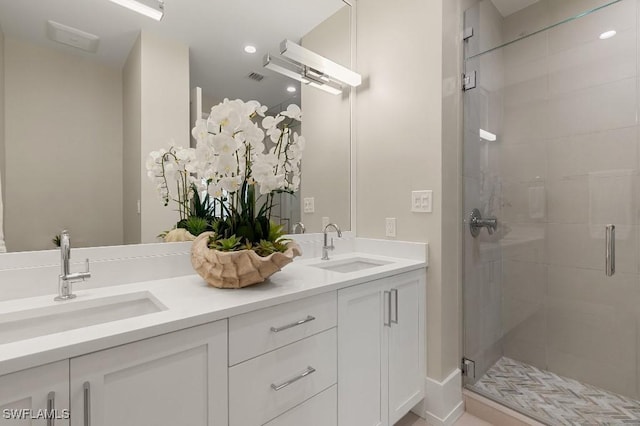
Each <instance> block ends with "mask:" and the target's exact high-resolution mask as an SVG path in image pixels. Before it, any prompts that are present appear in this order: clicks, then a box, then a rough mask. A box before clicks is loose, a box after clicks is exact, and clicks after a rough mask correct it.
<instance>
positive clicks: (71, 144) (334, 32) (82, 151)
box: [0, 0, 353, 252]
mask: <svg viewBox="0 0 640 426" xmlns="http://www.w3.org/2000/svg"><path fill="white" fill-rule="evenodd" d="M164 9H165V15H164V17H163V19H162V20H161V21H160V22H157V21H155V20H152V19H150V18H148V17H145V16H142V15H139V14H137V13H135V12H132V11H131V10H129V9H126V8H124V7H122V6H119V5H117V4H115V3H113V2H111V1H109V0H47V1H42V0H20V1H4V2H0V178H1V181H2V187H1V189H2V201H3V203H2V204H3V211H4V215H0V219H2V221H3V223H2V228H3V229H4V237H5V243H6V248H7V251H9V252H14V251H31V250H44V249H53V248H55V244H54V242H53V241H52V240H53V239H54V237H55V236H56V235H57V234H58V233H59V232H60V231H61V230H62V229H65V228H66V229H69V230H70V232H71V235H72V238H73V246H74V247H91V246H106V245H119V244H127V243H148V242H157V240H156V238H155V236H156V235H157V234H159V233H160V232H162V231H163V230H168V229H170V228H171V227H172V226H173V225H175V222H176V220H174V219H175V218H174V216H175V217H176V218H177V213H175V212H172V211H171V207H163V206H162V202H161V200H160V198H159V197H157V196H156V195H155V194H154V189H153V184H152V183H151V182H150V181H148V180H147V179H146V177H145V174H146V171H145V170H141V169H143V168H144V166H143V164H144V157H145V156H146V155H147V154H148V152H149V151H150V150H151V149H148V146H146V145H144V144H143V145H142V146H140V145H136V146H133V145H131V143H130V140H131V138H132V137H134V138H135V137H138V138H139V137H142V138H147V140H151V141H152V144H153V145H154V146H153V147H154V148H155V147H161V146H164V147H168V146H170V145H171V143H172V139H179V140H178V142H177V143H179V144H182V145H184V143H185V141H186V144H188V143H189V140H190V130H191V127H192V126H193V120H194V114H198V112H197V109H196V108H194V107H193V105H191V106H190V105H189V104H190V103H191V104H193V102H194V96H195V93H196V91H195V90H194V89H195V88H197V87H199V88H201V93H202V96H201V97H200V98H199V99H200V101H199V102H200V104H201V108H202V111H203V112H205V113H206V112H207V111H208V110H209V109H210V108H211V106H213V105H215V104H216V103H218V102H220V101H221V100H223V99H224V98H229V99H237V98H239V99H243V100H251V99H254V100H257V101H258V102H260V103H261V104H263V105H266V106H267V107H268V108H269V109H270V111H272V112H278V111H280V110H281V109H286V107H287V106H288V105H289V104H291V103H295V104H298V105H300V106H301V107H302V111H303V122H302V129H301V132H302V134H303V135H304V136H305V138H306V140H307V144H306V150H305V153H304V156H303V163H302V184H301V190H300V191H299V192H298V193H297V194H295V195H294V196H288V198H286V199H282V200H281V202H280V204H279V209H280V210H279V212H278V214H277V216H278V220H280V221H281V223H282V224H283V225H284V226H285V228H286V229H289V230H291V229H292V226H293V224H294V223H296V222H298V221H302V222H303V223H304V224H305V226H306V229H307V232H320V231H321V228H322V224H323V222H326V221H328V220H329V221H331V222H336V223H338V224H339V225H340V226H341V227H342V229H343V230H349V229H351V226H352V224H351V200H350V193H351V191H350V188H351V185H350V177H351V170H350V165H351V159H350V152H351V148H350V146H351V145H350V144H351V99H350V96H351V94H350V92H351V90H349V89H348V88H346V89H345V90H344V91H343V93H342V94H341V95H332V94H329V93H326V92H323V91H320V90H318V89H316V88H313V87H309V86H306V85H302V87H301V85H300V83H299V82H297V81H295V80H293V79H290V78H287V77H285V76H282V75H280V74H278V73H275V72H273V71H272V70H269V69H266V68H264V67H263V57H264V55H265V54H266V53H276V54H277V53H279V46H280V42H281V41H283V40H284V39H289V40H293V41H295V42H297V43H300V44H301V45H303V46H305V47H307V48H308V49H310V50H313V51H314V52H316V53H319V54H321V55H323V56H325V57H327V58H329V59H331V60H332V61H334V62H337V63H339V64H342V65H344V66H346V67H348V68H352V64H351V61H352V46H351V42H352V32H351V31H352V29H351V22H352V19H353V16H352V14H353V10H352V8H351V6H350V5H349V4H348V3H346V2H345V1H343V0H275V1H270V2H254V1H250V0H236V1H233V2H222V1H220V0H209V1H203V0H165V5H164ZM48 21H53V22H55V23H58V24H62V25H63V26H66V27H70V28H73V29H76V30H79V31H81V32H84V33H86V37H85V36H82V37H79V38H78V39H74V37H75V36H68V35H65V34H64V33H59V35H61V36H62V37H59V40H58V41H56V40H53V39H52V35H53V34H54V33H55V32H56V31H55V28H54V29H51V28H49V24H48ZM91 36H95V37H96V38H97V43H96V44H95V46H94V43H91V42H89V41H88V40H90V39H91ZM53 38H55V37H53ZM61 41H62V42H61ZM65 43H70V44H79V45H82V47H84V48H87V49H88V50H90V51H86V50H83V49H81V48H78V47H73V46H70V45H69V44H65ZM141 44H142V48H141ZM249 45H250V46H254V47H255V49H256V52H255V53H248V52H246V51H245V47H246V46H249ZM136 49H138V56H136V57H135V58H134V57H133V53H132V52H134V51H136ZM172 52H173V53H172ZM175 52H184V54H180V53H179V54H175ZM171 55H174V56H173V57H172V56H171ZM149 58H163V60H164V61H165V62H153V60H155V59H153V60H151V59H149ZM182 65H184V66H182ZM132 75H133V76H134V77H135V78H133V79H132ZM156 77H159V78H158V79H157V81H156ZM183 77H184V80H185V82H186V83H185V84H184V85H178V86H176V87H177V89H176V87H168V85H167V84H164V83H162V81H163V80H162V78H164V81H165V82H170V83H172V82H174V81H176V80H179V79H181V78H183ZM136 79H137V80H136ZM133 91H135V93H136V96H131V93H132V92H133ZM149 92H153V93H154V96H156V99H162V101H163V102H165V103H164V104H162V105H160V104H158V103H156V102H149V100H147V103H148V104H150V106H149V108H147V107H145V101H144V96H146V95H147V94H148V93H149ZM140 96H142V97H143V101H140ZM170 96H173V97H174V98H175V102H174V103H173V104H171V103H167V102H166V100H167V99H168V98H167V97H170ZM185 103H186V106H185ZM174 106H175V108H176V111H178V110H180V111H181V112H180V113H174V111H173V110H174ZM154 107H155V110H154ZM159 110H160V111H159ZM131 111H135V112H136V113H135V114H132V113H131ZM182 111H187V112H191V114H190V115H189V114H187V115H184V114H183V113H182ZM194 111H196V112H194ZM167 117H170V118H171V119H172V120H177V122H178V124H179V126H178V127H179V130H177V134H179V137H176V134H170V132H163V130H162V129H163V125H165V121H167ZM132 135H133V136H132ZM140 135H142V136H140ZM131 164H133V165H134V167H133V168H131ZM141 165H142V166H141ZM140 194H141V195H140ZM149 194H152V195H149ZM150 197H154V198H153V199H151V198H150ZM305 198H307V199H313V201H314V203H313V204H314V209H313V211H312V212H311V211H306V212H305V211H304V209H303V208H302V206H303V199H305ZM174 213H175V214H174ZM145 214H146V215H147V216H146V219H145ZM151 222H153V223H152V224H151V225H149V223H151ZM145 226H148V228H149V229H147V230H145Z"/></svg>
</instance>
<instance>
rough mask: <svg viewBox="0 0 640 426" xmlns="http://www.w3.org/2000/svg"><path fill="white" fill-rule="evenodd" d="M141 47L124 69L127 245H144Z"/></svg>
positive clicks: (124, 171) (124, 184)
mask: <svg viewBox="0 0 640 426" xmlns="http://www.w3.org/2000/svg"><path fill="white" fill-rule="evenodd" d="M141 78H142V47H141V39H140V37H138V39H137V40H136V43H135V44H134V46H133V47H132V48H131V52H129V56H128V58H127V61H126V63H125V64H124V68H123V69H122V102H123V104H122V125H123V154H124V158H123V188H122V189H123V204H122V206H123V211H122V214H123V226H124V242H125V244H138V243H140V242H141V235H142V224H141V221H140V214H139V213H138V202H139V201H140V200H141V198H140V187H141V184H142V181H141V178H140V176H141V167H142V152H141V150H140V139H141V128H140V122H141V114H142V108H141V102H142V80H141Z"/></svg>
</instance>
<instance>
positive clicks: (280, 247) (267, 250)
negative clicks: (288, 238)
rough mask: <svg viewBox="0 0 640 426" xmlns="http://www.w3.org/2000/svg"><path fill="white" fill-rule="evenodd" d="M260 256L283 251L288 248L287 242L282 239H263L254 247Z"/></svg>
mask: <svg viewBox="0 0 640 426" xmlns="http://www.w3.org/2000/svg"><path fill="white" fill-rule="evenodd" d="M253 250H254V251H255V252H256V253H257V254H258V255H259V256H263V257H264V256H269V255H270V254H272V253H282V252H284V251H286V250H287V245H286V243H283V242H282V241H266V240H262V241H260V243H259V244H258V245H257V246H255V247H254V248H253Z"/></svg>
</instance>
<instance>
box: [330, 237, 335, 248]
mask: <svg viewBox="0 0 640 426" xmlns="http://www.w3.org/2000/svg"><path fill="white" fill-rule="evenodd" d="M329 248H330V249H331V250H333V249H335V248H336V246H334V245H333V237H331V245H330V246H329Z"/></svg>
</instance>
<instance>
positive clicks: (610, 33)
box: [600, 30, 616, 40]
mask: <svg viewBox="0 0 640 426" xmlns="http://www.w3.org/2000/svg"><path fill="white" fill-rule="evenodd" d="M614 35H616V30H609V31H605V32H603V33H602V34H600V40H606V39H608V38H611V37H613V36H614Z"/></svg>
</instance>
